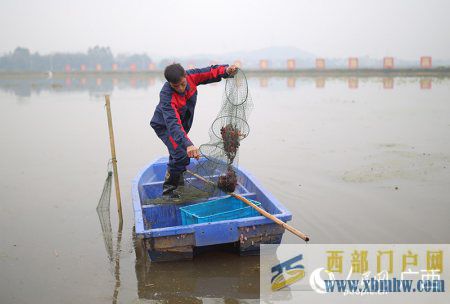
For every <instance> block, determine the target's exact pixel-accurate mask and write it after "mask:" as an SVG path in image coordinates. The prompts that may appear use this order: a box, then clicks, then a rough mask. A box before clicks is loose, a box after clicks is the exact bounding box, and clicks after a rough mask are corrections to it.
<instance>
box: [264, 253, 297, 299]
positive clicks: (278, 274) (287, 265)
mask: <svg viewBox="0 0 450 304" xmlns="http://www.w3.org/2000/svg"><path fill="white" fill-rule="evenodd" d="M302 259H303V254H300V255H298V256H296V257H293V258H292V259H289V260H287V261H285V262H283V263H280V264H278V265H276V266H274V267H272V273H275V274H274V275H273V276H272V279H271V283H272V290H273V291H277V290H280V289H282V288H284V287H286V286H289V285H292V284H293V283H295V282H297V281H299V280H301V279H302V278H303V277H304V276H305V270H304V267H303V265H302V264H299V263H298V262H300V261H301V260H302ZM296 263H298V264H296Z"/></svg>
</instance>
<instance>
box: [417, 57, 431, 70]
mask: <svg viewBox="0 0 450 304" xmlns="http://www.w3.org/2000/svg"><path fill="white" fill-rule="evenodd" d="M420 67H421V68H422V69H431V68H432V60H431V57H430V56H422V57H420Z"/></svg>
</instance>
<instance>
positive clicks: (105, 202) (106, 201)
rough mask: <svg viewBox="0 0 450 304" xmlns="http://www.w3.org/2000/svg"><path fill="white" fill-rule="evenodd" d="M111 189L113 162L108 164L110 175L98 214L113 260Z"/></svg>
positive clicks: (99, 203) (99, 202)
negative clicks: (110, 208)
mask: <svg viewBox="0 0 450 304" xmlns="http://www.w3.org/2000/svg"><path fill="white" fill-rule="evenodd" d="M111 188H112V166H111V161H110V162H109V163H108V175H107V177H106V179H105V183H104V185H103V191H102V195H101V196H100V199H99V201H98V205H97V214H98V218H99V220H100V225H101V227H102V232H103V240H104V242H105V248H106V252H107V253H108V259H109V260H110V261H112V260H113V240H112V228H111V218H110V210H109V206H110V201H111Z"/></svg>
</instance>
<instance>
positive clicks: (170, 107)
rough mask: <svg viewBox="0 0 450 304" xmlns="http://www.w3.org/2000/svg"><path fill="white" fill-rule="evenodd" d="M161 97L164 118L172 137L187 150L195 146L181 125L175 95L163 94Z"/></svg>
mask: <svg viewBox="0 0 450 304" xmlns="http://www.w3.org/2000/svg"><path fill="white" fill-rule="evenodd" d="M159 97H160V99H161V108H162V112H163V118H164V121H165V123H166V126H167V130H168V131H169V134H170V136H172V138H173V140H175V142H176V143H177V144H178V145H182V146H184V147H185V148H187V147H189V146H193V144H192V142H191V140H190V139H189V137H188V136H187V134H186V131H185V130H184V128H183V125H182V124H181V119H180V114H179V113H178V111H177V110H176V107H175V99H174V98H175V97H174V96H173V94H170V93H167V92H161V93H160V95H159Z"/></svg>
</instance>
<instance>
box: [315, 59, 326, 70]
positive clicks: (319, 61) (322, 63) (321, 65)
mask: <svg viewBox="0 0 450 304" xmlns="http://www.w3.org/2000/svg"><path fill="white" fill-rule="evenodd" d="M316 69H317V70H324V69H325V59H324V58H317V59H316Z"/></svg>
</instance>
